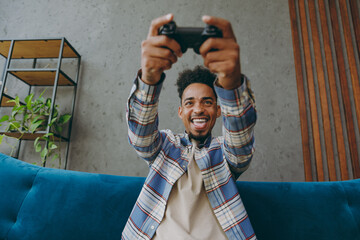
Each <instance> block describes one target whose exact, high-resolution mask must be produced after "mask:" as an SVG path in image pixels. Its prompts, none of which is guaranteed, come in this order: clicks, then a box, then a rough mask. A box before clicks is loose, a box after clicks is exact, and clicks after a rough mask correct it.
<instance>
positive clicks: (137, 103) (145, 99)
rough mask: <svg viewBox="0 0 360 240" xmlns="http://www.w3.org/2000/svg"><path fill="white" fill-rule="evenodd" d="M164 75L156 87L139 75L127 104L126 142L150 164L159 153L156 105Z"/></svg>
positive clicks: (159, 140)
mask: <svg viewBox="0 0 360 240" xmlns="http://www.w3.org/2000/svg"><path fill="white" fill-rule="evenodd" d="M164 79H165V74H163V75H162V77H161V80H160V82H159V83H158V84H157V85H147V84H146V83H144V82H143V81H142V80H141V79H140V77H139V74H138V75H137V76H136V78H135V80H134V85H133V87H132V89H131V92H130V96H129V98H128V102H127V109H126V113H127V114H126V120H127V124H128V140H129V143H130V144H131V145H132V146H133V147H134V149H135V151H136V153H137V154H138V156H139V157H141V158H143V159H144V160H146V161H147V162H148V163H150V162H152V161H153V160H154V159H155V158H156V156H157V154H158V153H159V151H160V146H161V138H160V133H159V131H158V103H159V95H160V92H161V88H162V83H163V80H164Z"/></svg>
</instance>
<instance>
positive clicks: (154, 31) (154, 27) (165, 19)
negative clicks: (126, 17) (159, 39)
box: [148, 13, 174, 38]
mask: <svg viewBox="0 0 360 240" xmlns="http://www.w3.org/2000/svg"><path fill="white" fill-rule="evenodd" d="M173 18H174V15H173V14H172V13H169V14H167V15H164V16H161V17H158V18H155V19H154V20H152V22H151V25H150V29H149V34H148V38H149V37H151V36H156V35H158V31H159V28H160V27H161V26H162V25H164V24H167V23H169V22H171V21H172V20H173Z"/></svg>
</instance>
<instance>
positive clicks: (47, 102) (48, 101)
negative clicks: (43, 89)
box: [45, 98, 51, 108]
mask: <svg viewBox="0 0 360 240" xmlns="http://www.w3.org/2000/svg"><path fill="white" fill-rule="evenodd" d="M45 105H46V106H47V107H48V108H50V107H51V98H48V99H46V103H45Z"/></svg>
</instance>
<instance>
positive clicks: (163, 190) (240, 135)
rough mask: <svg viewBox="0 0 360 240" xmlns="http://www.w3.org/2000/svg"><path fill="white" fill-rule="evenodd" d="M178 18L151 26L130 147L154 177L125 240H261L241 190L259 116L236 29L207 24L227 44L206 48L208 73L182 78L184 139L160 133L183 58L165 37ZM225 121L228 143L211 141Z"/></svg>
mask: <svg viewBox="0 0 360 240" xmlns="http://www.w3.org/2000/svg"><path fill="white" fill-rule="evenodd" d="M172 19H173V15H171V14H169V15H166V16H163V17H160V18H157V19H155V20H153V21H152V23H151V26H150V30H149V35H148V38H147V39H146V40H145V41H143V43H142V57H141V70H140V71H139V73H138V76H137V77H136V79H135V84H134V87H133V89H132V91H131V94H130V98H129V101H128V108H127V118H128V127H129V141H130V144H131V145H132V146H133V147H134V148H135V150H136V152H137V154H138V155H139V156H140V157H142V158H143V159H144V160H145V161H147V163H148V164H149V175H148V177H147V178H146V181H145V183H144V186H143V189H142V191H141V193H140V195H139V198H138V200H137V202H136V204H135V206H134V209H133V211H132V213H131V215H130V217H129V220H128V222H127V224H126V226H125V229H124V231H123V234H122V239H156V240H163V239H172V240H175V239H181V240H183V239H216V240H219V239H256V236H255V234H254V231H253V229H252V226H251V223H250V220H249V218H248V216H247V213H246V211H245V208H244V206H243V204H242V201H241V198H240V196H239V193H238V191H237V188H236V184H235V181H236V179H237V178H238V177H239V176H240V174H241V173H242V172H244V171H245V170H246V169H247V168H248V166H249V163H250V161H251V159H252V155H253V152H254V148H253V145H254V137H253V127H254V125H255V121H256V111H255V105H254V104H255V103H254V97H253V95H252V92H251V90H250V88H249V84H248V80H247V78H246V77H245V76H244V75H242V74H241V68H240V60H239V47H238V45H237V43H236V39H235V36H234V34H233V31H232V27H231V24H230V23H229V22H228V21H226V20H224V19H220V18H215V17H210V16H204V17H203V21H204V22H205V23H206V24H210V25H215V26H217V27H218V28H220V29H221V30H222V32H223V38H210V39H208V40H207V41H205V42H204V43H203V45H202V46H201V47H200V54H201V55H202V57H203V58H204V65H205V67H207V68H208V69H205V68H203V67H196V68H195V69H194V70H187V71H184V72H183V73H182V74H181V75H180V77H179V79H178V81H177V85H178V91H179V97H180V99H181V105H180V107H179V110H178V115H179V117H180V118H181V120H182V121H183V124H184V127H185V133H184V134H174V133H173V132H172V131H170V130H162V131H159V130H158V115H157V107H158V99H159V95H160V91H161V87H162V84H163V81H164V79H165V74H164V73H163V72H164V70H167V69H170V68H171V66H172V64H173V63H175V62H176V61H177V58H178V57H181V55H182V54H181V49H180V46H179V44H178V43H177V42H176V41H175V40H174V39H171V38H168V37H166V36H159V35H158V29H159V28H160V27H161V26H162V25H164V24H166V23H168V22H170V21H171V20H172ZM211 49H217V51H211ZM218 103H219V105H218ZM221 114H222V115H223V134H224V136H222V137H212V136H211V130H212V128H213V126H214V124H215V122H216V119H217V118H218V117H219V116H220V115H221Z"/></svg>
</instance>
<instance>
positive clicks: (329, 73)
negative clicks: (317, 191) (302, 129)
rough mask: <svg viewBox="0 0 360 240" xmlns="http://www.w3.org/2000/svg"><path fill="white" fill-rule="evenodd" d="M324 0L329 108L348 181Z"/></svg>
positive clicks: (321, 3)
mask: <svg viewBox="0 0 360 240" xmlns="http://www.w3.org/2000/svg"><path fill="white" fill-rule="evenodd" d="M324 1H325V0H319V2H318V4H319V13H320V21H321V29H322V35H323V41H324V52H325V61H326V66H327V76H328V81H329V88H330V96H331V106H332V112H333V116H334V124H335V132H336V143H337V150H338V157H339V162H340V163H339V165H340V174H341V179H342V180H346V179H349V172H348V167H347V162H346V150H345V143H344V134H343V127H342V124H341V112H340V105H339V101H338V99H339V96H338V93H337V87H336V79H335V70H334V64H333V60H332V59H333V55H332V52H331V47H330V34H329V29H328V25H327V18H326V9H325V3H324Z"/></svg>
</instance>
